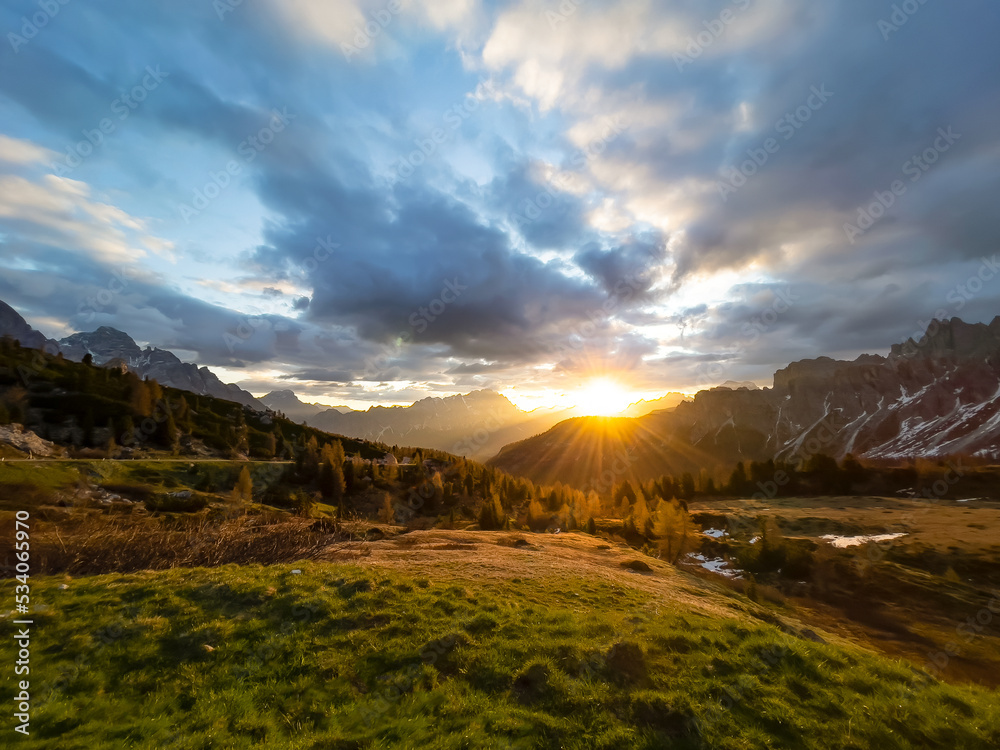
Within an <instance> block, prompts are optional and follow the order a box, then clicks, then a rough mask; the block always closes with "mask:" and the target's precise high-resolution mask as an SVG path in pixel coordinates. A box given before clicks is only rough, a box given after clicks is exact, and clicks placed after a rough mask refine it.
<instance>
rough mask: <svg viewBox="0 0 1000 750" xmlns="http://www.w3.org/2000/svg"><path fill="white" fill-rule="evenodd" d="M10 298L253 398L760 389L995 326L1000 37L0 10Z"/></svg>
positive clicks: (970, 24)
mask: <svg viewBox="0 0 1000 750" xmlns="http://www.w3.org/2000/svg"><path fill="white" fill-rule="evenodd" d="M0 32H2V33H3V36H4V39H3V40H0V299H2V300H4V301H6V302H7V303H8V304H10V305H12V306H13V307H15V308H16V309H17V310H18V311H19V312H21V313H22V314H23V315H24V316H25V317H26V318H27V319H28V321H29V322H30V323H31V324H32V325H34V326H35V327H37V328H39V329H40V330H42V331H43V332H44V333H46V334H47V335H49V336H53V337H56V338H59V337H62V336H65V335H68V334H70V333H73V332H77V331H89V330H94V329H96V328H97V327H99V326H102V325H108V326H112V327H115V328H118V329H121V330H123V331H125V332H127V333H129V334H130V335H131V336H133V338H135V339H136V340H137V341H139V342H140V343H143V344H147V343H148V344H150V345H153V346H158V347H161V348H165V349H170V350H172V351H174V352H175V353H177V354H178V356H180V357H181V358H182V359H185V360H186V361H195V362H198V363H199V364H202V365H207V366H209V367H211V368H212V369H213V370H215V371H216V372H217V373H219V374H220V376H221V377H223V379H224V380H227V381H229V382H237V383H239V384H240V385H241V386H242V387H244V388H246V389H248V390H250V391H251V392H254V393H256V394H262V393H265V392H267V391H269V390H272V389H292V390H294V391H296V393H298V394H299V395H300V397H302V398H303V399H304V400H307V401H322V402H324V403H329V404H347V405H351V406H355V407H364V406H367V405H370V404H374V403H411V402H413V401H415V400H417V399H420V398H424V397H427V396H441V395H450V394H454V393H464V392H468V391H471V390H477V389H482V388H493V389H496V390H499V391H500V392H502V393H504V394H505V395H507V396H508V397H510V398H511V399H512V400H513V401H515V403H518V404H519V405H522V406H524V407H525V408H533V407H535V406H542V405H555V404H566V405H569V404H572V403H574V400H575V394H579V393H581V392H588V388H590V391H592V390H593V388H592V384H593V382H594V381H595V380H602V379H603V380H606V381H611V382H613V383H616V384H617V387H618V388H619V389H620V390H622V391H625V392H626V393H627V394H628V395H630V396H634V397H635V398H639V397H643V396H645V397H654V396H656V395H659V394H663V393H666V392H668V391H684V392H694V391H696V390H698V389H700V388H704V387H710V386H713V385H716V384H718V383H721V382H723V381H726V380H738V381H744V380H752V381H755V382H757V383H759V384H760V385H762V386H767V385H770V383H771V376H772V374H773V372H774V371H775V370H776V369H778V368H781V367H783V366H785V365H786V364H787V363H789V362H791V361H795V360H798V359H804V358H811V357H816V356H833V357H838V358H854V357H855V356H857V355H858V354H860V353H863V352H875V353H886V352H887V351H888V349H889V347H890V346H891V345H892V344H893V343H897V342H900V341H903V340H905V339H906V338H908V337H911V336H916V337H919V335H920V334H921V333H922V331H923V329H924V328H926V326H927V324H928V322H929V321H930V320H931V319H933V318H934V317H949V318H950V317H953V316H957V317H961V318H962V319H964V320H966V321H968V322H988V321H990V320H992V318H993V317H994V316H995V315H997V314H1000V258H998V256H997V253H998V252H1000V210H998V197H1000V127H998V126H997V125H998V123H1000V76H998V75H997V71H998V70H1000V46H998V45H997V44H996V39H997V36H998V35H1000V7H998V6H997V5H996V4H994V3H983V2H972V1H971V0H952V2H944V0H923V1H921V0H906V2H901V3H888V2H878V1H877V0H876V1H874V2H873V1H872V0H842V1H840V2H834V3H817V2H807V1H806V0H802V1H800V2H795V1H793V0H770V1H769V2H757V1H756V0H726V1H714V2H713V1H706V0H698V1H697V2H696V1H695V0H679V1H677V2H666V1H664V2H653V1H652V0H649V1H647V0H625V1H624V2H622V1H619V2H600V1H598V0H562V2H558V1H556V0H513V1H512V2H472V1H471V0H385V1H383V0H374V1H372V2H368V1H367V0H334V1H328V2H323V1H321V0H172V1H171V2H165V1H163V0H158V1H151V2H143V3H135V2H126V1H125V0H92V1H90V2H84V0H36V1H34V2H32V1H24V2H22V1H21V0H0Z"/></svg>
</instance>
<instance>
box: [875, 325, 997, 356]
mask: <svg viewBox="0 0 1000 750" xmlns="http://www.w3.org/2000/svg"><path fill="white" fill-rule="evenodd" d="M998 353H1000V316H998V317H995V318H993V320H992V322H990V323H989V324H987V323H966V322H965V321H964V320H961V319H960V318H952V319H951V320H932V321H931V322H930V323H929V324H928V326H927V331H926V332H925V333H924V335H923V337H921V339H920V340H919V341H914V340H913V339H912V338H910V339H907V340H906V341H905V342H903V343H902V344H895V345H893V347H892V352H891V353H890V355H889V357H890V359H899V358H904V357H905V358H913V357H919V356H924V357H930V358H940V357H957V358H960V359H971V358H987V357H991V356H993V355H996V354H998Z"/></svg>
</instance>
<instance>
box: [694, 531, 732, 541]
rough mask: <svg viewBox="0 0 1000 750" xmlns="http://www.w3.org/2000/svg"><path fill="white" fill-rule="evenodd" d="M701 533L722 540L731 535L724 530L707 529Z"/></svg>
mask: <svg viewBox="0 0 1000 750" xmlns="http://www.w3.org/2000/svg"><path fill="white" fill-rule="evenodd" d="M701 533H702V534H704V535H705V536H710V537H712V538H713V539H721V538H722V537H724V536H729V534H728V533H727V532H725V531H723V530H722V529H706V530H705V531H703V532H701Z"/></svg>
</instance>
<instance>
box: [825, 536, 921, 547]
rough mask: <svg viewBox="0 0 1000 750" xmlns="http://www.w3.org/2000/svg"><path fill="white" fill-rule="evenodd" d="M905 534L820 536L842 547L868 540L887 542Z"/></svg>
mask: <svg viewBox="0 0 1000 750" xmlns="http://www.w3.org/2000/svg"><path fill="white" fill-rule="evenodd" d="M901 536H906V534H902V533H900V534H870V535H868V536H837V535H836V534H826V535H825V536H823V537H821V538H822V539H825V540H826V541H828V542H830V544H832V545H833V546H834V547H838V548H840V549H843V548H844V547H857V546H858V545H861V544H868V542H888V541H891V540H892V539H899V538H900V537H901Z"/></svg>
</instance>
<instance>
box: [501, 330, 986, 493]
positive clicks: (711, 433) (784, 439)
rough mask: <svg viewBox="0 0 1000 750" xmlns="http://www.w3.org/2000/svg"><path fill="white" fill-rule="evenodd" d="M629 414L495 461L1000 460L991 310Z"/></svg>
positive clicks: (656, 466) (522, 465) (504, 464)
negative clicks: (759, 384)
mask: <svg viewBox="0 0 1000 750" xmlns="http://www.w3.org/2000/svg"><path fill="white" fill-rule="evenodd" d="M635 421H636V422H638V423H639V424H640V425H641V426H640V427H639V428H637V429H630V428H627V427H626V426H624V425H623V426H621V428H620V429H619V430H618V433H619V435H618V436H615V435H611V436H610V437H609V436H608V435H607V434H602V435H601V436H600V438H599V439H600V441H601V445H602V447H601V449H600V450H598V449H597V448H596V446H595V445H590V443H593V442H595V441H596V440H597V439H598V438H597V437H593V438H591V437H590V436H589V435H588V431H587V430H585V429H583V428H582V427H581V426H576V427H574V426H572V425H570V426H569V427H564V425H559V426H558V427H557V428H556V429H555V430H552V431H550V432H551V433H552V434H549V435H540V436H537V437H536V438H531V439H529V440H526V441H524V442H522V443H521V444H518V445H515V446H509V447H508V448H505V449H504V451H503V452H502V453H501V454H500V455H499V456H498V457H497V458H496V460H495V461H494V463H495V464H496V465H498V466H499V467H500V468H506V469H508V470H511V471H515V472H519V473H523V474H525V475H527V476H530V477H532V478H535V477H540V476H543V475H544V473H545V472H544V470H543V469H542V468H540V467H538V466H536V464H538V463H539V462H540V461H542V460H543V459H540V458H538V457H540V456H550V457H551V456H552V455H554V453H556V452H558V445H566V446H569V445H572V446H573V448H572V450H574V451H575V452H577V453H579V454H580V455H599V454H600V453H601V452H610V453H611V454H614V453H616V452H623V454H624V455H628V456H631V457H632V458H633V459H635V460H634V461H633V464H634V465H635V466H636V467H637V468H636V469H635V471H636V475H637V476H642V477H644V478H649V477H651V476H656V475H658V474H662V473H676V472H678V471H697V470H698V469H700V468H711V467H713V466H732V465H734V464H735V463H736V462H737V461H748V460H755V461H763V460H767V459H770V458H775V459H786V460H791V461H799V460H805V459H807V458H808V457H809V456H811V455H814V454H817V453H823V454H826V455H831V456H834V457H837V458H842V457H843V456H845V455H846V454H848V453H851V454H854V455H855V456H858V457H862V458H868V459H885V460H893V461H898V460H902V459H907V458H914V457H927V458H936V457H941V456H948V455H954V454H968V455H975V456H980V457H985V458H990V459H1000V317H998V318H996V319H994V320H993V322H992V323H990V324H988V325H986V324H968V323H964V322H963V321H961V320H959V319H957V318H955V319H952V320H950V321H935V322H934V323H932V324H931V326H930V327H929V329H928V331H927V335H926V336H924V337H923V338H922V339H921V340H920V341H912V340H910V341H907V342H905V343H903V344H900V345H898V346H894V347H893V348H892V350H891V352H890V354H889V356H888V357H881V356H877V355H862V356H861V357H858V359H856V360H854V361H853V362H843V361H836V360H833V359H830V358H828V357H820V358H818V359H813V360H805V361H802V362H795V363H792V364H790V365H789V366H788V367H786V368H784V369H782V370H779V371H778V372H776V373H775V375H774V386H773V387H772V388H766V389H763V390H756V391H753V390H730V389H722V388H719V389H713V390H710V391H702V392H701V393H698V394H697V395H696V396H695V398H694V399H693V400H692V401H688V402H685V403H682V404H679V405H678V406H677V408H676V409H674V410H673V411H670V412H664V413H658V414H651V415H649V416H647V417H643V418H642V419H639V420H635ZM560 429H561V431H560ZM590 431H591V432H592V431H593V430H592V429H591V430H590ZM567 432H569V433H572V434H566V433H567ZM605 432H606V431H605ZM590 463H592V464H594V465H595V466H596V465H598V463H599V462H595V461H591V462H590ZM577 474H580V476H581V477H582V476H584V475H593V474H594V472H593V471H590V470H589V469H584V470H581V471H578V472H577ZM591 479H592V476H591ZM576 483H577V484H580V483H581V480H580V477H577V482H576Z"/></svg>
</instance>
